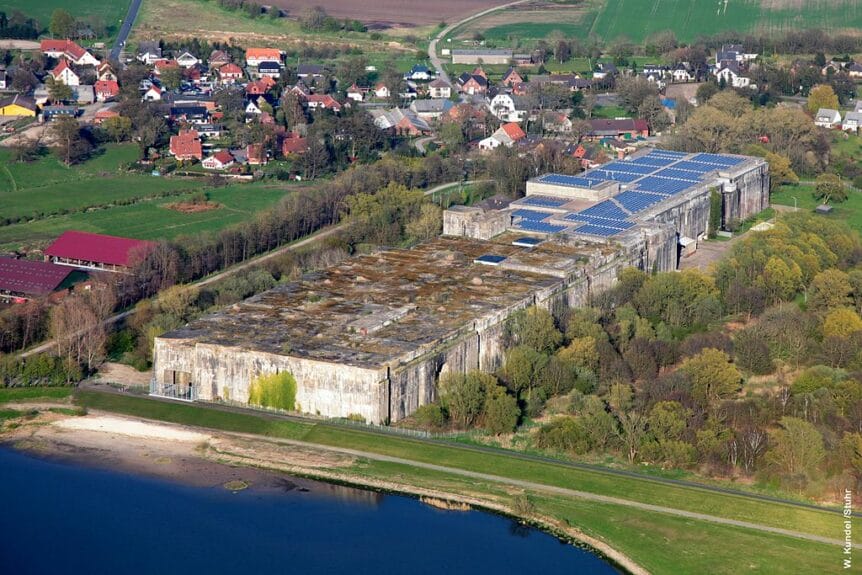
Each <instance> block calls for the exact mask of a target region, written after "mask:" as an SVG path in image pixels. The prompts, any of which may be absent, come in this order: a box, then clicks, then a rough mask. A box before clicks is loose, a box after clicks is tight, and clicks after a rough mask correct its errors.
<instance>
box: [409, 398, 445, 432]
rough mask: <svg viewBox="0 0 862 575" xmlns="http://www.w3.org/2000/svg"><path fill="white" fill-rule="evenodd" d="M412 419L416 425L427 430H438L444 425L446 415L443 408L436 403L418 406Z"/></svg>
mask: <svg viewBox="0 0 862 575" xmlns="http://www.w3.org/2000/svg"><path fill="white" fill-rule="evenodd" d="M413 417H415V418H416V423H417V424H418V425H419V426H420V427H424V428H427V429H439V428H441V427H443V424H444V423H446V414H445V413H443V408H441V407H440V406H439V405H438V404H436V403H426V404H425V405H422V406H419V409H417V410H416V412H415V413H414V414H413Z"/></svg>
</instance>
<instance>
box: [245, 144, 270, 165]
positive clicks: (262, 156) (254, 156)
mask: <svg viewBox="0 0 862 575" xmlns="http://www.w3.org/2000/svg"><path fill="white" fill-rule="evenodd" d="M245 154H246V157H247V158H248V165H249V166H265V165H266V162H267V157H266V150H265V149H264V147H263V146H261V145H260V144H249V145H248V146H246V149H245Z"/></svg>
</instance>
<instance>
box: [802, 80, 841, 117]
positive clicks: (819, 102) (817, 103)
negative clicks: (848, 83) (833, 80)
mask: <svg viewBox="0 0 862 575" xmlns="http://www.w3.org/2000/svg"><path fill="white" fill-rule="evenodd" d="M807 105H808V111H809V112H811V113H812V114H816V113H817V110H819V109H820V108H830V109H832V110H837V109H838V96H837V95H836V94H835V90H833V89H832V86H830V85H829V84H818V85H817V86H814V87H813V88H811V91H810V92H809V93H808V104H807Z"/></svg>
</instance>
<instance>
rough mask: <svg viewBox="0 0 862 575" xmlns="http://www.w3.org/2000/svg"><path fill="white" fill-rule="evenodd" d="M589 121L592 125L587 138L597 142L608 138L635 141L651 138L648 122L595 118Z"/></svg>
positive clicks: (630, 119)
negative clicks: (639, 138)
mask: <svg viewBox="0 0 862 575" xmlns="http://www.w3.org/2000/svg"><path fill="white" fill-rule="evenodd" d="M587 121H588V122H589V124H590V131H589V133H588V134H587V137H589V138H591V139H595V140H598V139H601V138H608V137H610V138H625V139H633V138H637V137H644V138H645V137H647V136H649V123H648V122H647V121H646V120H640V119H632V118H622V119H617V120H606V119H601V118H594V119H592V120H587Z"/></svg>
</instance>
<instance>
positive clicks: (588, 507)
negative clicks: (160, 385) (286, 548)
mask: <svg viewBox="0 0 862 575" xmlns="http://www.w3.org/2000/svg"><path fill="white" fill-rule="evenodd" d="M76 401H77V402H78V403H79V404H80V405H82V406H85V407H88V408H93V409H102V410H106V411H113V412H118V413H124V414H128V415H136V416H140V417H146V418H152V419H158V420H162V421H170V422H174V423H182V424H188V425H196V426H201V427H209V428H213V429H220V430H225V431H235V432H247V433H255V434H260V435H264V436H270V437H281V438H290V439H301V440H303V441H307V442H311V443H316V444H319V445H322V446H334V447H341V448H352V449H358V450H363V451H367V452H371V453H377V454H381V455H388V456H394V457H400V458H404V459H409V460H412V461H417V462H423V463H431V464H435V465H442V466H447V467H451V468H457V469H463V470H468V471H472V472H478V473H486V474H493V475H498V476H504V477H507V478H511V479H517V480H526V481H531V482H536V483H542V484H546V485H551V486H558V487H564V488H569V489H576V490H580V491H587V492H591V493H597V494H603V495H609V496H613V497H619V498H623V499H628V500H633V501H640V502H644V503H652V504H656V505H662V506H668V507H674V508H676V509H682V510H687V511H693V512H697V513H705V514H711V515H715V516H720V517H725V518H730V519H736V520H741V521H748V522H752V523H757V524H761V525H768V526H774V527H781V528H785V529H794V530H797V531H801V532H805V533H810V534H814V535H821V536H826V537H831V538H834V539H840V538H841V534H840V528H841V525H840V517H839V516H838V515H835V514H831V513H827V512H822V511H816V510H809V509H803V508H799V507H793V506H789V505H784V504H778V503H770V502H763V501H756V500H753V499H749V498H742V497H738V496H734V495H727V494H719V493H713V492H708V491H704V490H700V489H697V488H688V487H681V486H674V485H667V484H662V483H659V482H656V481H652V480H650V479H649V478H648V477H644V478H643V479H634V478H626V477H620V476H616V475H612V474H609V473H603V472H601V471H591V470H581V469H573V468H569V467H565V466H563V465H556V464H553V463H547V462H537V461H527V460H523V459H519V458H516V457H512V456H509V455H506V454H503V453H501V454H493V453H480V452H477V451H474V450H468V449H463V448H459V447H457V446H455V445H452V446H448V445H440V444H429V443H426V442H421V441H415V440H410V439H403V438H399V437H391V436H387V435H381V434H374V433H367V432H364V431H361V430H351V429H343V428H338V427H332V426H328V425H320V424H314V423H306V422H294V421H287V420H280V419H274V418H267V417H265V416H258V415H255V414H250V413H229V412H224V411H218V410H213V409H209V408H206V407H201V406H196V405H184V404H173V403H165V402H156V401H152V400H149V399H145V398H136V397H131V396H122V395H111V394H100V393H94V392H79V393H78V394H77V399H76ZM345 471H346V472H348V473H349V474H350V475H352V476H354V477H356V478H357V481H359V482H361V480H362V478H363V477H365V478H368V479H369V480H370V479H376V480H384V481H385V480H393V479H394V480H397V481H399V482H401V483H405V484H408V485H417V486H429V487H433V488H435V489H437V490H443V491H447V492H450V493H454V494H456V495H457V494H462V495H474V496H484V497H488V498H489V501H494V500H496V501H497V502H504V503H506V504H508V503H509V499H510V497H511V495H510V493H512V492H514V491H513V490H512V489H507V488H505V486H504V485H502V484H500V483H497V482H493V483H491V482H483V481H477V480H475V479H472V478H465V477H459V476H457V475H452V474H448V473H445V472H441V471H436V470H428V469H422V468H417V467H414V466H410V465H402V464H396V463H388V462H380V461H374V460H360V461H358V462H356V463H355V464H354V465H353V466H352V467H351V468H349V469H347V470H345ZM515 491H517V490H515ZM531 497H532V498H533V503H534V504H535V505H536V508H537V511H538V512H540V513H542V514H547V515H549V516H552V517H554V518H556V519H557V520H559V521H561V522H563V524H568V525H571V526H573V527H577V528H580V529H581V530H583V531H584V532H586V533H587V534H590V535H592V536H595V537H597V538H599V539H601V540H604V541H607V542H608V543H609V544H611V545H612V546H613V547H615V548H617V549H619V550H620V551H622V552H623V553H626V554H627V555H629V556H630V557H631V558H632V559H633V560H634V561H636V562H637V563H639V564H641V565H643V566H644V567H646V568H647V569H649V570H651V571H655V572H657V573H661V572H711V573H738V572H741V571H746V572H753V573H758V572H762V573H799V572H825V570H826V569H828V568H830V566H831V565H832V562H834V560H835V559H834V557H835V549H833V548H832V547H830V546H828V545H823V544H818V543H810V542H806V541H803V540H799V539H794V538H788V537H784V536H780V535H773V534H769V533H763V532H756V531H752V530H748V529H744V528H732V527H728V526H723V525H716V524H711V523H708V522H704V521H699V520H692V519H684V518H679V517H674V516H670V515H665V514H661V513H651V512H646V511H641V510H636V509H631V508H628V507H625V506H622V505H614V504H607V503H596V502H590V501H586V500H581V499H572V498H567V497H562V496H553V497H551V496H548V495H541V494H531ZM740 550H750V553H749V552H748V551H740ZM800 569H802V571H800Z"/></svg>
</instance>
